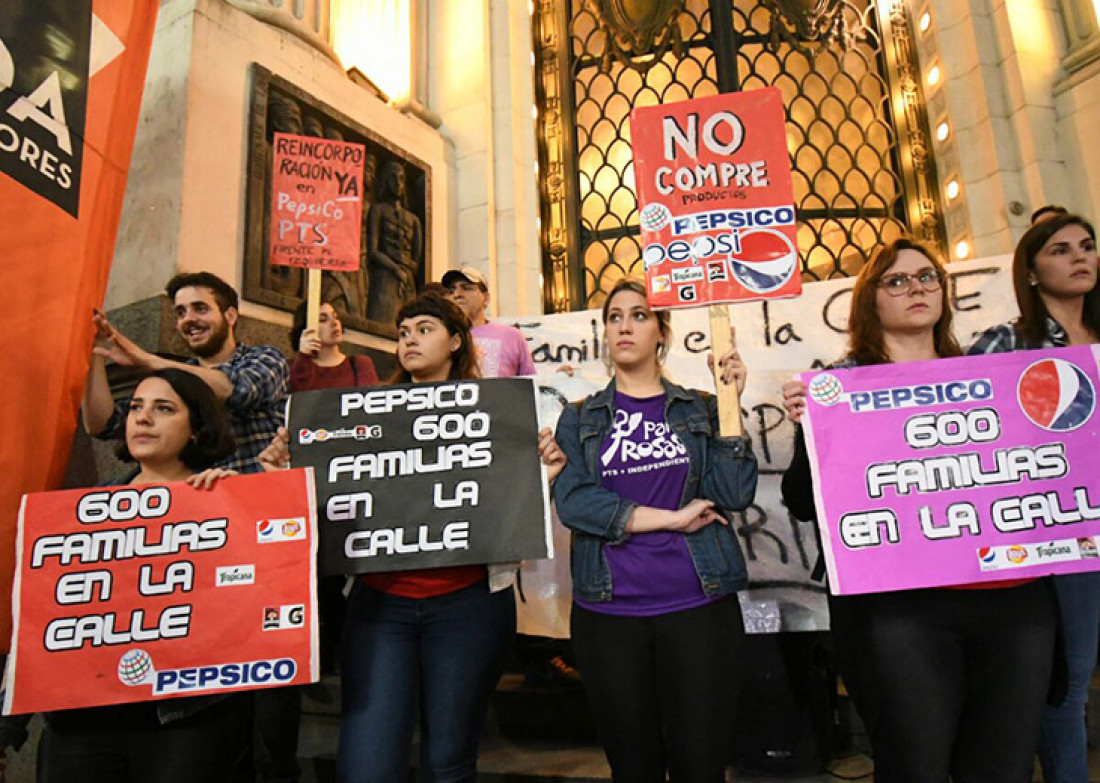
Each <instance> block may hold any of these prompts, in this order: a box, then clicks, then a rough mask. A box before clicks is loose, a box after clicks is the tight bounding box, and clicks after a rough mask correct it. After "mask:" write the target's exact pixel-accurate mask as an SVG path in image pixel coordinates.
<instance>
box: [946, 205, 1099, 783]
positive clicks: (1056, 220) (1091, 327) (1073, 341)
mask: <svg viewBox="0 0 1100 783" xmlns="http://www.w3.org/2000/svg"><path fill="white" fill-rule="evenodd" d="M1052 212H1053V214H1052ZM1033 219H1034V220H1036V221H1037V222H1035V224H1034V225H1032V226H1031V228H1030V229H1028V231H1027V232H1026V233H1025V234H1024V235H1023V236H1022V237H1021V238H1020V242H1019V244H1017V245H1016V254H1015V256H1014V257H1013V259H1012V284H1013V287H1014V288H1015V290H1016V304H1017V305H1018V306H1019V308H1020V317H1019V319H1018V320H1016V321H1015V322H1013V323H1007V324H1001V325H999V326H994V327H993V328H992V329H989V330H987V331H986V332H985V333H983V334H982V335H981V337H979V338H978V340H977V341H976V342H975V343H974V345H973V346H971V348H970V350H969V351H967V353H970V354H985V353H1004V352H1007V351H1017V350H1026V349H1032V348H1062V347H1065V346H1067V345H1088V344H1090V343H1096V342H1100V287H1097V278H1098V274H1097V263H1098V259H1097V255H1096V230H1095V229H1094V228H1093V227H1092V225H1091V224H1090V223H1089V222H1088V221H1087V220H1085V219H1084V218H1082V217H1080V216H1078V215H1071V214H1068V213H1066V212H1065V210H1063V211H1062V212H1060V213H1059V212H1057V211H1054V210H1046V212H1045V214H1043V215H1039V216H1038V217H1036V218H1033ZM1053 581H1054V588H1055V592H1056V593H1057V595H1058V606H1059V608H1060V610H1061V612H1060V615H1061V626H1060V627H1061V630H1062V634H1063V636H1064V638H1065V652H1066V663H1067V665H1068V679H1069V682H1068V688H1067V692H1066V698H1065V701H1064V702H1063V703H1062V705H1061V706H1059V707H1047V709H1046V713H1045V715H1044V716H1043V731H1042V735H1041V737H1040V740H1039V761H1040V762H1041V763H1042V766H1043V780H1045V781H1046V782H1047V783H1087V781H1088V779H1089V763H1088V738H1087V736H1086V727H1085V705H1086V704H1087V703H1088V696H1089V681H1090V680H1091V679H1092V671H1093V669H1095V668H1096V652H1097V637H1098V635H1100V571H1093V572H1089V573H1081V574H1062V575H1059V576H1055V577H1054V578H1053Z"/></svg>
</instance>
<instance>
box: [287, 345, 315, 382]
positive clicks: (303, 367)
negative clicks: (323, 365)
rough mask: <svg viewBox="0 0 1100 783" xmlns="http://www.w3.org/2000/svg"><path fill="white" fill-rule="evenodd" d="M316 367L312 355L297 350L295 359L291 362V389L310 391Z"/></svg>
mask: <svg viewBox="0 0 1100 783" xmlns="http://www.w3.org/2000/svg"><path fill="white" fill-rule="evenodd" d="M316 367H317V365H316V364H315V363H314V362H313V358H312V357H310V356H306V355H305V354H304V353H302V352H301V351H295V353H294V359H293V360H291V362H290V391H291V392H300V391H310V390H311V389H312V388H313V377H314V375H315V374H316Z"/></svg>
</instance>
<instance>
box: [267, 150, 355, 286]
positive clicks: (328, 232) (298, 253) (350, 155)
mask: <svg viewBox="0 0 1100 783" xmlns="http://www.w3.org/2000/svg"><path fill="white" fill-rule="evenodd" d="M274 154H275V160H274V166H273V168H272V178H271V180H272V186H271V263H272V264H276V265H279V266H297V267H306V268H309V269H327V270H330V271H332V270H334V271H340V272H358V271H359V249H360V240H361V236H360V229H361V226H362V219H361V218H362V214H363V162H364V159H365V158H366V147H364V146H363V145H362V144H352V143H350V142H346V141H331V140H329V139H317V138H313V137H311V136H296V135H294V134H290V133H276V134H275V152H274Z"/></svg>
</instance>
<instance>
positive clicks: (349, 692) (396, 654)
mask: <svg viewBox="0 0 1100 783" xmlns="http://www.w3.org/2000/svg"><path fill="white" fill-rule="evenodd" d="M397 330H398V336H397V360H398V363H399V364H400V369H399V370H398V372H397V374H396V375H395V376H394V377H393V378H391V379H390V381H391V382H392V383H434V382H439V381H446V380H465V379H473V378H477V377H479V375H478V370H477V357H476V354H475V348H474V341H473V337H472V335H471V334H470V324H469V320H468V319H467V318H466V316H465V315H464V314H463V312H462V311H461V310H460V309H459V308H458V306H457V305H455V304H453V303H452V302H449V301H448V300H446V299H444V298H443V297H441V296H439V295H438V294H422V295H420V296H419V297H418V298H416V299H414V300H412V301H410V302H408V303H406V304H405V305H404V306H403V307H402V308H401V310H400V311H399V312H398V314H397ZM287 440H288V439H287V433H286V430H281V431H280V433H279V437H278V438H277V439H276V442H275V443H273V444H272V446H271V447H270V448H269V449H268V450H267V452H265V454H264V455H262V456H261V460H262V461H263V462H264V463H265V464H267V465H275V466H282V465H284V464H286V462H287V459H288V456H289V455H288V452H287ZM539 452H540V454H541V455H542V459H543V462H544V463H545V464H546V465H547V467H548V476H549V479H550V480H551V481H552V480H553V479H554V478H555V477H556V476H557V473H558V472H559V471H560V470H561V465H562V462H563V460H564V457H563V456H562V454H561V451H560V450H559V449H558V448H557V445H556V444H555V442H554V439H553V436H552V434H551V433H550V431H549V430H543V432H541V433H539ZM498 587H499V588H500V589H497V588H498ZM515 623H516V609H515V600H514V598H513V594H512V590H511V582H510V581H508V582H506V583H503V584H500V585H497V584H496V583H493V584H490V580H489V574H488V570H487V568H486V567H485V566H481V565H474V566H451V567H444V568H432V569H417V570H409V571H397V572H387V573H376V574H364V575H361V576H359V577H357V578H356V580H355V585H354V587H353V589H352V591H351V595H350V597H349V599H348V612H347V617H346V618H345V622H344V644H343V658H342V660H343V666H342V669H341V678H342V679H341V684H342V710H343V718H342V721H341V723H340V747H339V751H338V753H337V760H336V776H337V779H338V780H339V781H341V783H353V782H354V783H359V782H360V781H395V780H406V779H407V778H408V775H409V768H410V764H409V761H410V759H409V755H410V751H411V747H412V739H413V733H414V730H415V728H416V725H417V720H418V718H419V722H420V780H422V781H473V780H474V779H475V777H476V773H477V752H478V742H479V740H480V737H481V730H482V726H483V724H484V722H485V715H486V712H487V711H488V708H489V696H490V695H491V693H492V690H493V688H494V686H495V685H496V682H497V680H498V679H500V675H501V672H502V671H503V668H504V659H505V656H506V654H507V652H508V649H509V647H510V645H511V642H512V636H513V634H514V632H515Z"/></svg>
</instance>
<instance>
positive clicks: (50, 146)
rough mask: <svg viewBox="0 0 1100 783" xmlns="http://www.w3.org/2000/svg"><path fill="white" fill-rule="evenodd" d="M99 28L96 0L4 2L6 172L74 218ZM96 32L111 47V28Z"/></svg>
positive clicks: (1, 118)
mask: <svg viewBox="0 0 1100 783" xmlns="http://www.w3.org/2000/svg"><path fill="white" fill-rule="evenodd" d="M93 26H94V25H93V21H92V0H67V2H65V3H3V4H2V5H0V172H2V173H4V174H7V175H8V176H10V177H11V178H12V179H14V180H15V181H17V182H19V183H20V184H22V185H23V186H24V187H27V188H30V189H31V190H32V191H34V192H35V193H37V194H38V195H40V196H42V197H43V198H47V199H49V200H50V201H52V202H53V203H54V204H57V205H58V206H59V207H61V208H62V209H64V210H65V211H66V212H68V213H69V214H70V215H72V216H73V217H76V215H77V208H78V206H79V203H80V174H81V169H82V163H83V157H84V126H85V119H86V116H85V115H86V110H87V104H88V78H89V69H90V65H91V55H92V51H91V47H92V40H93V29H92V28H93ZM96 33H97V34H98V37H99V39H100V40H99V44H101V46H102V47H106V48H109V43H108V41H107V39H109V38H112V39H113V34H112V33H111V32H110V30H109V29H107V28H106V26H105V25H103V24H102V23H101V24H100V29H99V30H97V31H96ZM115 43H118V42H117V41H115Z"/></svg>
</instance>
